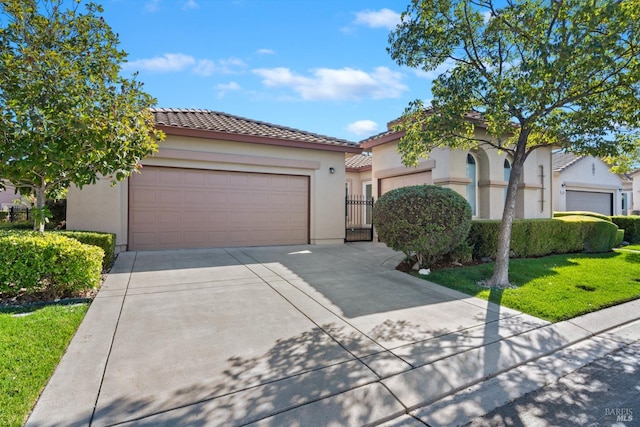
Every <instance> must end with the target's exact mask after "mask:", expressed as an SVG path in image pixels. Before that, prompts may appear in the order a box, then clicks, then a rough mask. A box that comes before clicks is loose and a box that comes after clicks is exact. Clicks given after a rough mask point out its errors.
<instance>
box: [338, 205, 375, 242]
mask: <svg viewBox="0 0 640 427" xmlns="http://www.w3.org/2000/svg"><path fill="white" fill-rule="evenodd" d="M372 214H373V197H372V198H368V197H366V196H362V195H351V196H347V197H346V198H345V237H344V241H345V242H370V241H372V240H373V225H372V223H371V218H372Z"/></svg>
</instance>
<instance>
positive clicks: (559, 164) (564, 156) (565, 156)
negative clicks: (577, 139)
mask: <svg viewBox="0 0 640 427" xmlns="http://www.w3.org/2000/svg"><path fill="white" fill-rule="evenodd" d="M582 158H583V157H582V156H576V155H575V154H573V153H567V152H564V151H556V152H554V153H553V154H552V167H553V171H554V172H562V171H563V170H565V169H567V168H568V167H570V166H573V165H574V164H576V163H578V162H579V161H580V160H581V159H582Z"/></svg>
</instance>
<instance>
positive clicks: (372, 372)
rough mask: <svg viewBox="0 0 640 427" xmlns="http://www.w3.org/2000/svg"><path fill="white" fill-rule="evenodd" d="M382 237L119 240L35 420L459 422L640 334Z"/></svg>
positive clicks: (611, 316)
mask: <svg viewBox="0 0 640 427" xmlns="http://www.w3.org/2000/svg"><path fill="white" fill-rule="evenodd" d="M401 259H402V256H401V255H399V254H397V253H394V252H393V251H391V250H389V249H388V248H386V247H385V246H384V245H380V244H362V243H358V244H346V245H339V246H288V247H268V248H234V249H206V250H179V251H158V252H137V253H136V252H127V253H122V254H120V255H119V256H118V259H117V261H116V264H115V265H114V267H113V269H112V271H111V272H110V274H109V276H108V278H107V280H106V281H105V283H104V285H103V287H102V289H101V290H100V292H99V294H98V296H97V297H96V299H95V300H94V302H93V303H92V305H91V308H90V310H89V311H88V313H87V315H86V318H85V320H84V322H83V323H82V325H81V326H80V328H79V330H78V332H77V333H76V335H75V337H74V339H73V340H72V342H71V344H70V346H69V348H68V350H67V352H66V354H65V356H64V357H63V359H62V361H61V363H60V365H59V366H58V368H57V369H56V371H55V373H54V375H53V377H52V378H51V380H50V382H49V384H48V385H47V387H46V388H45V390H44V392H43V394H42V396H41V398H40V399H39V401H38V403H37V405H36V407H35V409H34V411H33V413H32V414H31V417H30V418H29V420H28V422H27V425H28V426H58V425H65V426H75V425H78V426H88V425H91V426H110V425H148V426H152V425H153V426H157V425H190V426H200V425H202V426H204V425H225V426H226V425H246V424H252V423H255V424H256V425H263V426H281V425H305V426H306V425H350V426H351V425H353V426H355V425H368V424H382V423H386V424H384V425H389V426H391V425H397V426H399V425H416V426H419V425H424V424H423V423H428V424H429V425H430V426H435V425H456V424H464V423H466V422H469V420H471V419H472V418H474V417H478V416H482V415H484V414H486V413H488V412H490V411H491V410H493V409H494V408H496V407H499V406H501V405H504V404H505V403H507V402H509V401H510V400H512V399H513V398H515V397H518V396H519V395H522V394H524V393H527V392H529V391H531V390H535V389H536V388H538V387H540V386H542V385H544V384H546V383H548V382H549V381H552V380H553V379H556V378H558V377H560V376H563V375H566V374H568V373H570V372H572V371H573V370H576V369H578V368H579V367H581V366H584V365H586V364H588V363H590V362H591V361H593V360H595V359H597V358H598V357H601V356H603V355H606V354H608V353H611V352H613V351H616V350H617V349H620V348H622V347H624V346H626V345H629V344H631V343H633V342H635V341H637V340H639V339H640V322H638V318H640V301H633V302H630V303H627V304H623V305H620V306H616V307H612V308H610V309H607V310H603V311H600V312H598V313H592V314H589V315H586V316H582V317H580V318H576V319H572V320H571V321H567V322H561V323H557V324H553V325H552V324H549V323H548V322H545V321H542V320H540V319H536V318H534V317H531V316H528V315H525V314H522V313H519V312H516V311H514V310H510V309H506V308H504V307H500V306H497V305H495V304H492V303H488V302H486V301H483V300H479V299H476V298H472V297H469V296H466V295H463V294H460V293H458V292H455V291H452V290H449V289H446V288H443V287H440V286H437V285H434V284H431V283H429V282H426V281H424V280H420V279H417V278H414V277H411V276H409V275H406V274H403V273H400V272H398V271H395V270H394V267H395V265H397V263H398V262H399V261H400V260H401Z"/></svg>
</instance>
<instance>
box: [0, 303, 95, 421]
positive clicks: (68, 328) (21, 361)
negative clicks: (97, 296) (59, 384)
mask: <svg viewBox="0 0 640 427" xmlns="http://www.w3.org/2000/svg"><path fill="white" fill-rule="evenodd" d="M87 308H88V304H79V305H72V306H69V305H67V306H63V305H53V306H47V307H40V308H33V309H29V310H26V309H23V310H9V309H4V310H0V425H1V426H22V425H23V424H24V422H25V421H26V417H27V416H28V414H29V412H30V411H31V408H32V407H33V405H34V404H35V402H36V400H37V398H38V396H39V394H40V392H41V391H42V389H43V388H44V386H45V385H46V384H47V381H48V380H49V377H50V376H51V374H52V373H53V370H54V369H55V367H56V365H57V364H58V362H59V361H60V358H61V357H62V355H63V354H64V351H65V349H66V348H67V345H68V344H69V341H70V340H71V337H73V334H74V333H75V331H76V329H77V328H78V326H79V325H80V322H81V321H82V319H83V318H84V315H85V313H86V312H87Z"/></svg>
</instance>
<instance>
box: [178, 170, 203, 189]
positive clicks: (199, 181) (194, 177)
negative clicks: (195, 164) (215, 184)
mask: <svg viewBox="0 0 640 427" xmlns="http://www.w3.org/2000/svg"><path fill="white" fill-rule="evenodd" d="M181 177H182V181H181V184H184V185H190V186H194V187H204V186H205V185H206V175H205V174H203V173H202V172H198V171H193V172H184V173H183V174H182V175H181Z"/></svg>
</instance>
